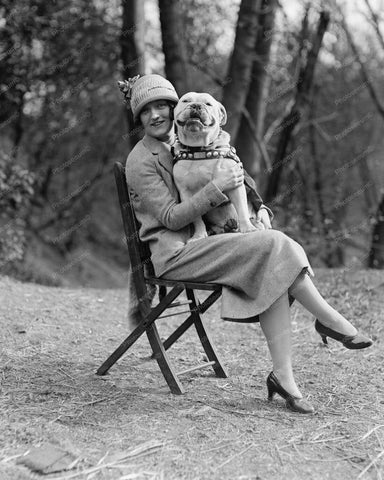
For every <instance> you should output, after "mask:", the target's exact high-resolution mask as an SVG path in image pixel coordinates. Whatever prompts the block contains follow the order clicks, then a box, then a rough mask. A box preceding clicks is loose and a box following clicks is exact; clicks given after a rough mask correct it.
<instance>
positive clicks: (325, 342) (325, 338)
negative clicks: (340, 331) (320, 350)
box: [321, 335, 328, 345]
mask: <svg viewBox="0 0 384 480" xmlns="http://www.w3.org/2000/svg"><path fill="white" fill-rule="evenodd" d="M321 340H322V341H323V343H324V345H328V340H327V336H326V335H321Z"/></svg>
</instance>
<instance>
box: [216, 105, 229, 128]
mask: <svg viewBox="0 0 384 480" xmlns="http://www.w3.org/2000/svg"><path fill="white" fill-rule="evenodd" d="M217 103H218V104H219V112H220V127H222V126H223V125H225V124H226V123H227V111H226V110H225V108H224V105H222V104H221V103H220V102H217Z"/></svg>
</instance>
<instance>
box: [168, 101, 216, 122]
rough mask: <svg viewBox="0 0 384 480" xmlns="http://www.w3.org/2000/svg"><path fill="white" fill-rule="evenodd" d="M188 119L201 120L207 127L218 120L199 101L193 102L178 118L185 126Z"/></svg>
mask: <svg viewBox="0 0 384 480" xmlns="http://www.w3.org/2000/svg"><path fill="white" fill-rule="evenodd" d="M188 120H199V121H200V122H201V123H202V124H203V125H204V126H205V127H212V126H213V125H215V123H216V120H215V117H214V116H213V115H210V114H209V112H208V110H207V108H206V107H205V105H200V104H198V103H191V104H190V105H188V106H187V107H186V108H185V110H184V111H183V112H182V113H181V114H180V115H179V116H178V118H177V119H176V121H177V123H178V124H179V125H180V126H184V125H185V124H186V123H187V122H188Z"/></svg>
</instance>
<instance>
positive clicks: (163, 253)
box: [120, 75, 372, 413]
mask: <svg viewBox="0 0 384 480" xmlns="http://www.w3.org/2000/svg"><path fill="white" fill-rule="evenodd" d="M120 88H121V89H122V90H123V93H124V94H125V96H126V98H127V99H128V100H129V101H130V106H131V109H132V113H133V116H134V119H135V121H136V122H137V123H140V124H141V125H142V127H143V129H144V132H145V135H144V138H143V139H142V140H141V141H140V142H138V143H137V145H136V146H135V148H134V149H133V150H132V152H131V153H130V154H129V156H128V159H127V164H126V174H127V182H128V188H129V191H130V194H131V198H132V202H133V206H134V209H135V213H136V216H137V219H138V221H139V223H140V225H141V226H140V238H141V240H142V241H145V242H148V244H149V247H150V250H151V259H152V263H153V266H154V269H155V273H156V275H157V276H159V277H164V278H167V279H172V280H177V279H182V280H190V281H200V282H215V283H219V284H222V285H223V296H222V311H221V315H222V317H223V318H225V319H229V320H235V321H236V320H237V321H244V320H245V321H257V320H259V321H260V325H261V328H262V330H263V332H264V334H265V337H266V339H267V343H268V347H269V351H270V354H271V357H272V363H273V371H272V372H271V373H270V374H269V376H268V378H267V389H268V398H269V400H271V399H272V398H273V395H274V394H275V393H278V394H279V395H280V396H282V397H283V398H284V399H285V400H286V404H287V407H288V408H289V409H291V410H293V411H296V412H300V413H313V412H314V408H313V406H312V405H310V404H309V403H308V402H307V401H306V400H304V399H303V396H302V394H301V392H300V390H299V388H298V386H297V385H296V382H295V379H294V375H293V371H292V356H291V338H290V332H291V325H290V309H289V295H291V296H292V297H294V298H295V299H297V300H298V301H299V302H300V303H301V304H302V305H303V306H304V307H305V308H306V309H307V310H309V312H310V313H312V314H313V315H314V316H315V317H316V318H317V319H318V320H317V321H316V325H315V327H316V330H317V331H318V332H319V333H320V335H321V336H322V338H323V340H325V341H326V337H327V336H329V337H332V338H334V339H336V340H338V341H340V342H341V343H343V345H344V346H345V347H346V348H351V349H357V348H366V347H368V346H370V345H371V344H372V341H371V340H370V339H369V338H367V337H364V336H363V335H361V334H359V333H358V332H357V331H356V329H355V328H354V327H353V325H352V324H351V323H350V322H349V321H348V320H346V319H345V318H344V317H343V316H342V315H341V314H340V313H338V312H337V311H336V310H334V309H333V308H332V307H331V306H330V305H329V304H328V303H327V302H326V301H325V300H324V299H323V298H322V296H321V295H320V293H319V292H318V291H317V289H316V287H315V286H314V285H313V283H312V281H311V279H310V275H313V273H312V269H311V267H310V265H309V262H308V259H307V257H306V254H305V252H304V250H303V249H302V247H301V246H300V245H299V244H298V243H296V242H295V241H294V240H292V239H290V238H289V237H287V236H286V235H285V234H284V233H282V232H279V231H276V230H272V229H271V224H270V219H269V214H268V209H267V208H266V207H264V206H263V205H262V206H261V207H260V209H259V211H258V212H257V220H258V221H260V222H261V223H262V224H263V225H264V227H265V229H264V230H258V231H255V232H250V233H246V234H242V233H228V234H221V235H214V236H210V237H208V238H204V239H201V240H197V241H193V242H188V240H189V239H190V238H191V236H192V233H193V232H192V230H191V224H192V222H193V221H194V219H195V218H196V217H198V216H201V215H204V214H205V213H206V212H208V211H209V210H210V209H212V208H214V207H215V206H217V205H220V204H221V203H222V202H224V201H226V200H227V197H226V195H225V192H228V191H229V190H231V189H233V188H236V187H238V186H239V185H241V184H242V183H243V181H244V173H243V170H242V168H241V167H239V165H238V164H236V165H234V166H233V167H231V168H228V169H222V170H220V169H217V170H216V171H215V172H214V175H213V178H212V181H211V182H209V183H208V185H206V186H205V187H204V188H203V189H202V190H200V192H198V193H197V194H195V195H194V196H193V197H192V198H191V199H189V200H186V201H183V202H180V200H179V196H178V192H177V190H176V187H175V185H174V182H173V178H172V165H173V159H172V155H171V146H172V144H173V143H174V141H175V133H174V125H173V115H172V112H173V107H174V105H175V104H176V102H177V101H178V96H177V94H176V91H175V89H174V87H173V86H172V84H171V83H170V82H168V81H167V80H166V79H165V78H163V77H161V76H160V75H145V76H143V77H141V78H137V77H136V78H135V79H132V80H131V81H129V82H125V84H122V83H121V84H120Z"/></svg>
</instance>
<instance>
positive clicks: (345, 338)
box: [315, 319, 373, 350]
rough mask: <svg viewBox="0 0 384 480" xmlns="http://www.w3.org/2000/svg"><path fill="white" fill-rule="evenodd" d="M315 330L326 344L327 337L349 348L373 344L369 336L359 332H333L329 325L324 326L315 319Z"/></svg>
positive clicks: (365, 346)
mask: <svg viewBox="0 0 384 480" xmlns="http://www.w3.org/2000/svg"><path fill="white" fill-rule="evenodd" d="M315 330H316V332H317V333H318V334H319V335H320V336H321V339H322V340H323V343H325V344H326V345H328V341H327V337H330V338H333V339H334V340H337V341H338V342H341V343H342V344H343V345H344V347H345V348H349V349H351V350H357V349H359V348H367V347H370V346H371V345H372V344H373V341H372V340H371V339H370V338H368V337H366V336H365V335H362V334H361V333H356V335H344V334H342V333H339V332H335V330H332V329H331V328H329V327H326V326H325V325H323V324H322V323H320V322H319V320H317V319H316V322H315Z"/></svg>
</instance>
